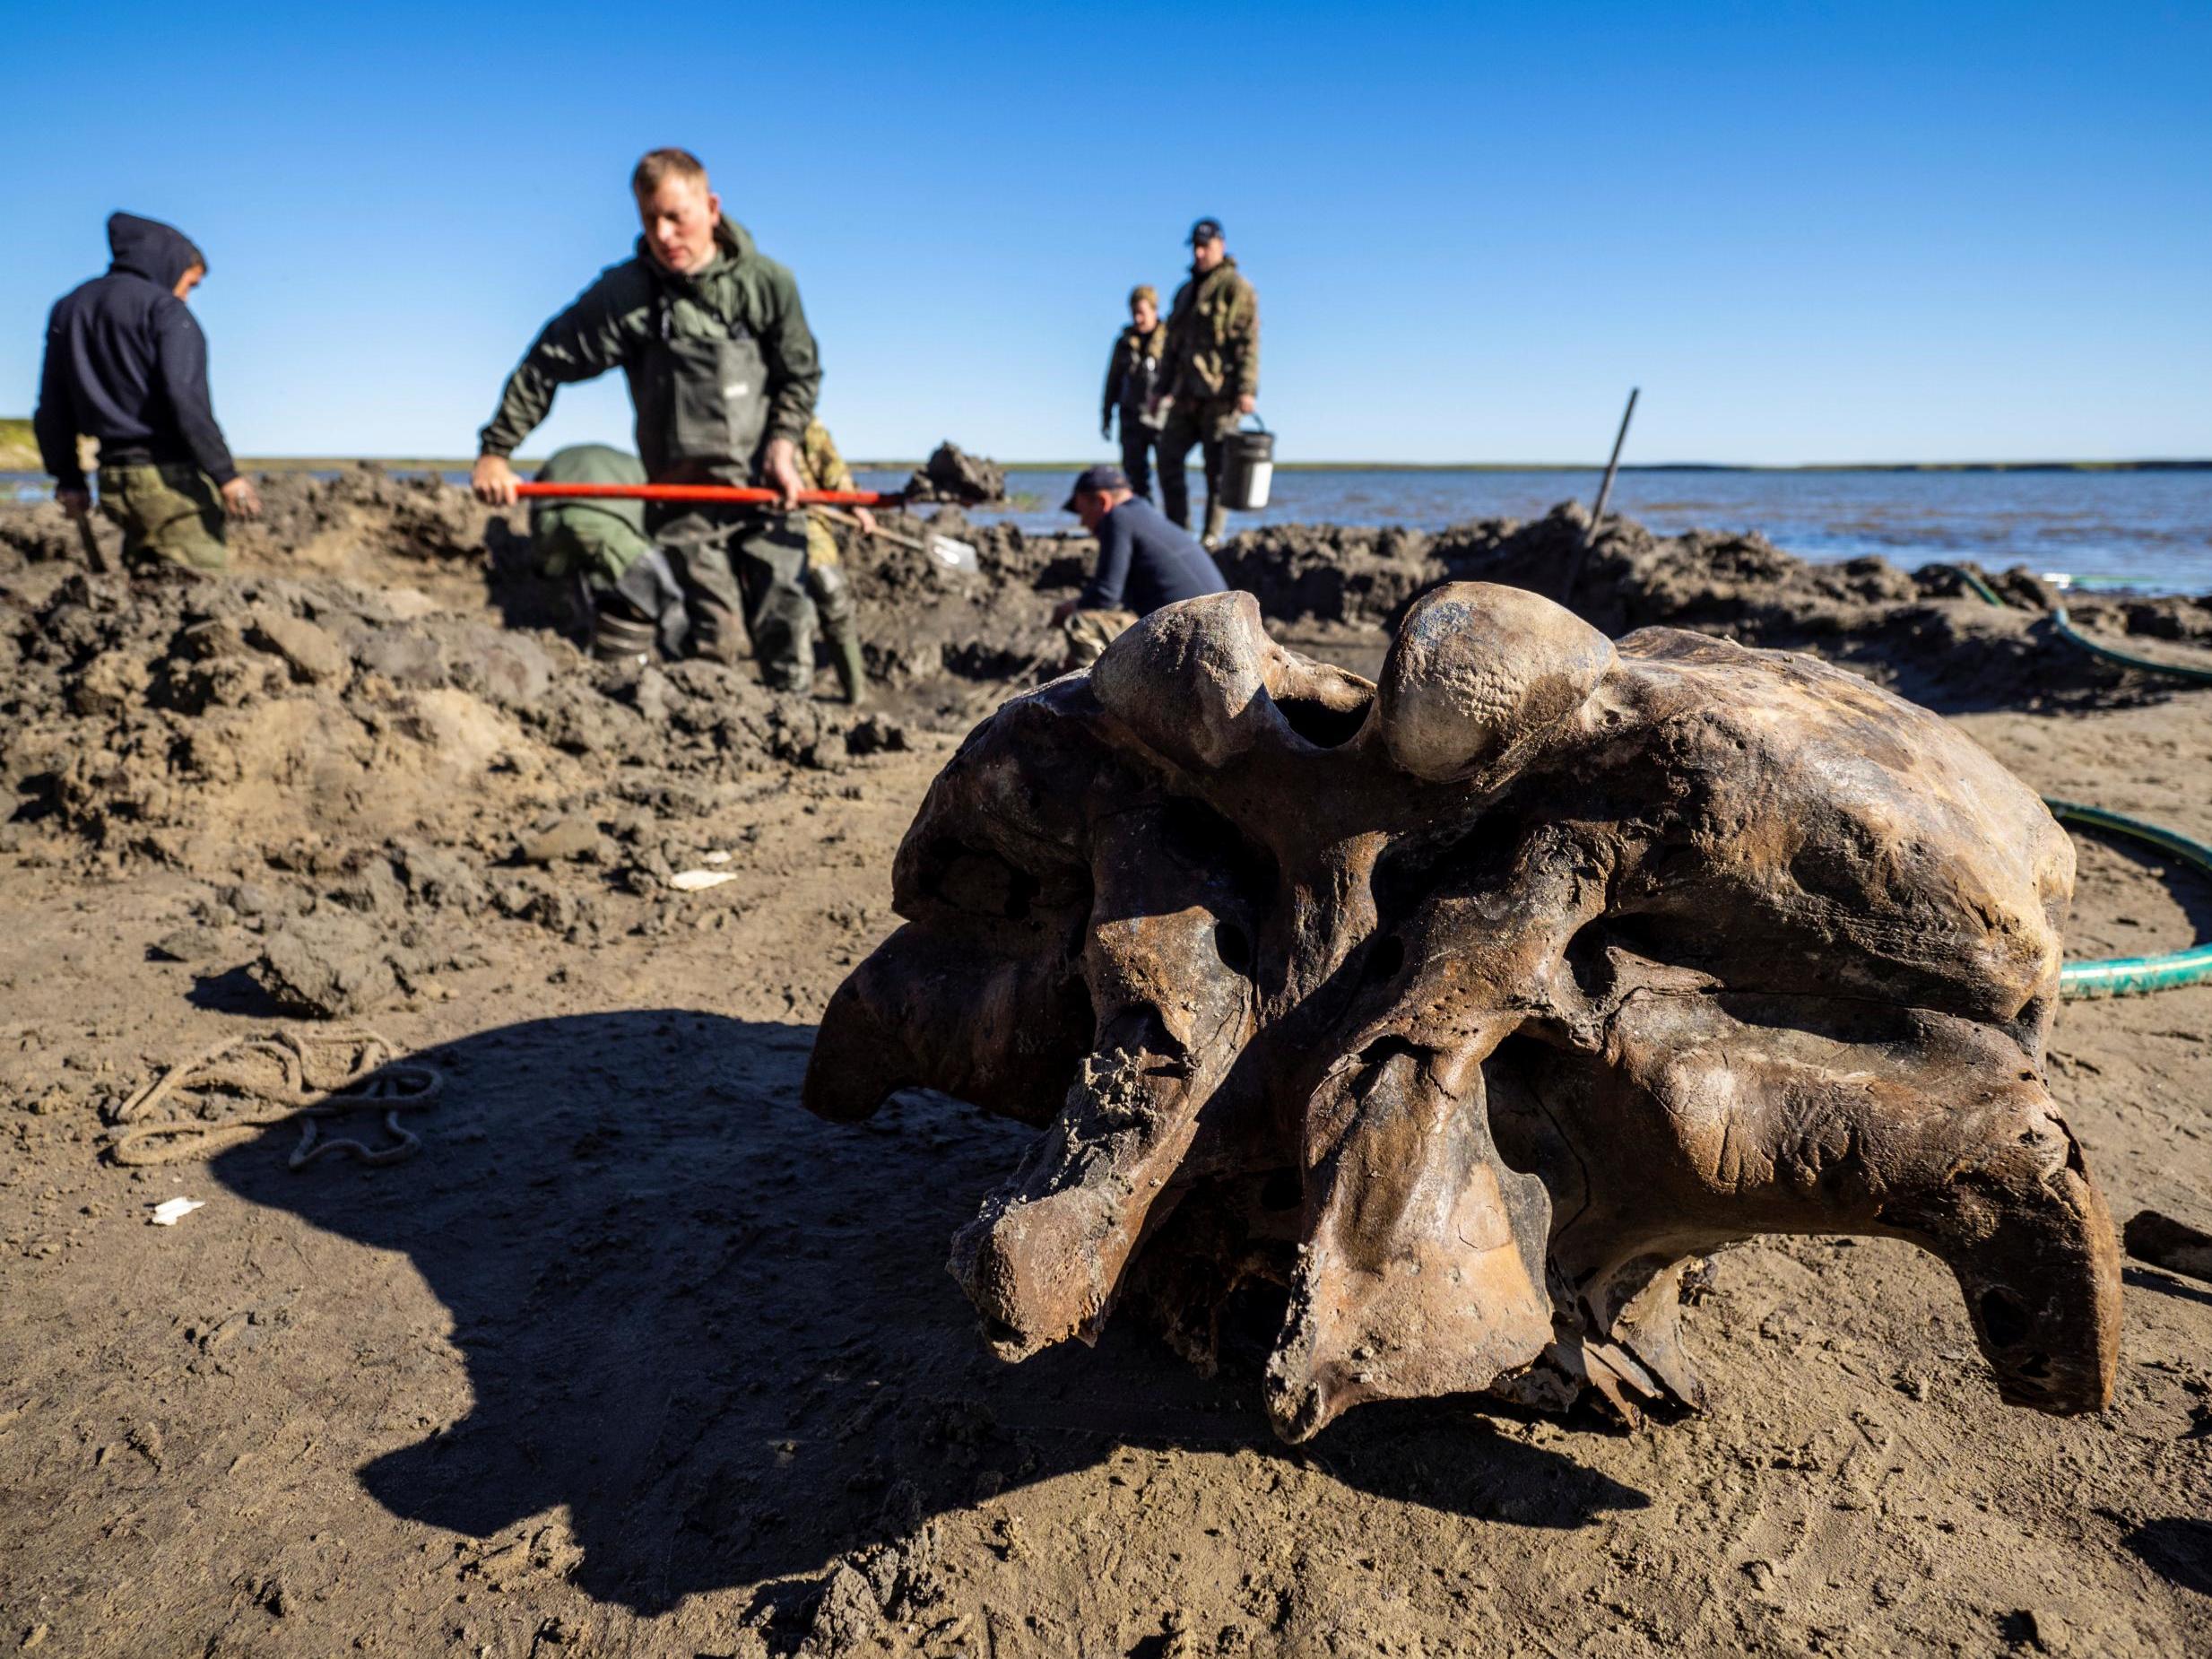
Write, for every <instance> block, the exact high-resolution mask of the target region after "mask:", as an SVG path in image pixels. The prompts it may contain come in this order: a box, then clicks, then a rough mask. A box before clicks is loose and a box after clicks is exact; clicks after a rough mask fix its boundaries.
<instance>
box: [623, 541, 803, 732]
mask: <svg viewBox="0 0 2212 1659" xmlns="http://www.w3.org/2000/svg"><path fill="white" fill-rule="evenodd" d="M651 527H652V530H653V539H654V540H655V542H656V543H659V545H660V547H661V549H662V550H663V551H664V552H666V553H667V555H668V559H669V562H670V563H671V564H672V565H673V566H674V567H675V573H676V578H677V580H678V581H680V582H681V584H682V586H683V590H684V608H685V609H686V610H687V611H688V612H690V621H691V634H690V648H691V650H692V652H693V653H694V654H695V655H697V656H707V657H712V658H714V659H715V660H716V661H717V662H724V663H734V662H736V661H737V660H738V659H739V657H740V656H742V655H743V654H744V648H745V640H746V638H747V636H748V635H750V638H751V640H752V654H753V659H754V660H755V661H756V662H758V663H759V664H760V678H761V679H762V680H763V681H765V682H767V683H768V685H770V686H772V687H774V688H775V689H776V691H805V690H806V689H807V687H808V686H809V685H810V684H811V683H812V682H813V678H814V602H813V601H812V600H811V599H810V598H809V597H808V596H807V591H806V519H805V517H804V516H803V515H802V514H799V513H785V512H779V511H776V510H773V509H770V510H767V511H763V510H762V509H761V508H755V507H734V508H732V507H718V506H692V505H690V504H688V503H687V504H685V505H684V506H682V507H681V508H678V509H677V510H676V511H675V512H673V513H672V514H670V515H668V516H666V517H655V519H654V520H653V521H652V524H651Z"/></svg>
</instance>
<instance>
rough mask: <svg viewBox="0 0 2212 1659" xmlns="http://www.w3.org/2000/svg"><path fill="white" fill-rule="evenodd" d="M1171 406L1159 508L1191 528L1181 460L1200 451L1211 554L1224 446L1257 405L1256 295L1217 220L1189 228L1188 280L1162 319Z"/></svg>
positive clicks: (1219, 513)
mask: <svg viewBox="0 0 2212 1659" xmlns="http://www.w3.org/2000/svg"><path fill="white" fill-rule="evenodd" d="M1161 374H1162V378H1164V380H1165V381H1166V384H1167V393H1168V395H1169V397H1170V398H1171V399H1172V400H1173V401H1172V403H1171V404H1169V406H1168V410H1167V425H1166V426H1165V427H1164V428H1162V429H1161V431H1160V435H1159V490H1160V504H1161V506H1162V507H1163V508H1165V509H1166V511H1167V517H1169V518H1171V519H1173V520H1174V521H1175V523H1176V524H1178V525H1182V526H1183V527H1184V529H1186V530H1187V529H1189V528H1190V526H1191V487H1190V482H1189V480H1188V478H1187V477H1186V476H1185V475H1184V457H1185V456H1188V455H1189V454H1190V453H1191V447H1192V446H1193V444H1195V445H1197V446H1199V448H1200V452H1201V455H1202V456H1203V457H1204V460H1205V467H1206V530H1205V534H1204V535H1203V536H1202V537H1201V541H1202V542H1203V543H1204V544H1205V545H1206V546H1207V547H1208V548H1212V547H1214V546H1216V545H1218V544H1219V542H1220V540H1221V532H1222V530H1223V529H1224V528H1225V527H1226V525H1227V522H1228V509H1227V506H1226V505H1225V504H1224V503H1223V502H1222V499H1221V460H1222V456H1223V453H1224V449H1223V442H1224V440H1225V439H1227V437H1228V435H1229V434H1230V433H1231V432H1233V431H1235V430H1236V422H1237V420H1238V419H1239V417H1241V416H1244V415H1248V414H1250V413H1252V412H1253V410H1254V409H1255V408H1257V407H1258V406H1259V402H1260V297H1259V295H1257V294H1256V293H1254V292H1253V289H1252V284H1251V283H1250V282H1246V281H1245V278H1244V275H1243V274H1242V273H1240V272H1239V271H1238V270H1237V268H1236V260H1234V259H1232V258H1230V257H1229V253H1228V247H1227V243H1226V242H1225V241H1224V240H1223V239H1222V235H1221V222H1220V221H1219V220H1217V219H1201V220H1200V221H1198V222H1197V223H1196V224H1194V225H1193V226H1192V227H1191V277H1190V281H1188V282H1184V284H1183V286H1182V287H1180V288H1178V289H1177V290H1175V307H1174V308H1173V309H1172V310H1171V311H1169V312H1168V314H1167V361H1166V362H1165V364H1164V365H1163V366H1162V369H1161Z"/></svg>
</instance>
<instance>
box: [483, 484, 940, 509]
mask: <svg viewBox="0 0 2212 1659" xmlns="http://www.w3.org/2000/svg"><path fill="white" fill-rule="evenodd" d="M515 493H516V495H518V496H523V497H525V498H528V497H532V496H536V497H540V498H548V497H550V498H554V499H560V498H568V499H586V498H589V497H592V496H598V497H601V498H610V497H611V498H612V499H616V500H622V501H741V502H746V503H766V502H769V501H780V500H782V499H784V498H783V496H782V494H781V493H780V492H779V491H774V490H759V489H753V488H750V487H749V486H745V485H741V484H516V486H515ZM905 501H906V497H905V496H903V495H898V494H895V493H893V492H892V491H888V490H802V491H799V505H800V506H802V507H898V506H900V505H902V504H903V503H904V502H905Z"/></svg>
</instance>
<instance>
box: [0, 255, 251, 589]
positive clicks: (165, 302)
mask: <svg viewBox="0 0 2212 1659" xmlns="http://www.w3.org/2000/svg"><path fill="white" fill-rule="evenodd" d="M108 249H109V251H110V252H111V253H112V254H113V255H114V256H115V257H114V261H113V263H112V264H110V265H108V274H107V275H105V276H96V277H94V278H93V279H92V280H91V282H87V283H85V284H84V285H83V286H82V287H81V288H78V289H75V290H74V291H71V292H69V293H67V294H65V295H64V296H63V297H62V298H61V299H60V300H58V301H56V304H55V307H54V309H53V312H52V314H51V315H50V316H49V317H48V319H47V325H46V367H45V369H44V371H43V373H42V374H41V375H40V377H39V411H38V414H37V416H36V418H35V419H34V421H32V425H33V427H34V429H35V430H36V431H37V434H38V439H39V456H40V457H41V458H42V459H43V460H44V461H45V463H46V470H47V471H48V472H49V473H52V474H53V475H54V480H55V486H54V499H56V501H59V502H60V503H61V504H62V506H63V508H65V509H66V510H67V511H68V512H69V513H70V515H71V516H72V517H78V518H82V517H84V516H85V514H87V513H88V512H90V511H91V506H92V498H91V491H90V489H89V487H88V485H87V482H86V479H85V476H84V469H83V468H82V466H80V465H78V462H77V439H78V437H79V436H80V435H82V436H84V437H88V438H92V439H98V440H99V443H100V507H101V508H102V509H103V510H105V511H106V512H107V514H108V517H111V518H113V519H114V520H115V521H116V522H117V524H119V525H122V526H123V556H124V558H125V560H127V561H130V562H133V563H137V562H141V561H143V560H145V559H146V558H147V557H148V556H149V555H152V556H155V557H159V558H163V559H169V560H175V561H176V562H178V563H179V564H186V565H191V566H194V567H195V568H196V569H204V570H220V569H222V567H223V564H224V562H225V560H226V558H227V554H226V553H225V552H224V548H223V520H224V518H225V517H226V516H228V517H239V518H252V517H256V516H257V515H258V514H259V513H260V511H261V499H260V498H259V497H258V496H257V495H256V494H255V492H254V486H253V483H252V482H251V481H250V480H248V479H246V478H243V477H241V476H239V470H238V468H237V466H236V465H233V464H232V462H231V460H230V447H229V446H228V445H226V444H225V443H224V442H223V440H222V429H221V427H219V426H217V425H216V424H215V411H214V408H213V405H212V404H210V403H209V401H208V395H207V339H206V336H205V335H204V334H201V333H200V326H199V324H198V323H197V322H195V321H194V320H193V317H192V313H191V312H190V311H189V310H188V309H187V308H186V306H185V297H186V296H187V294H189V293H190V292H191V291H193V289H194V288H195V287H196V286H197V285H198V283H199V282H200V279H201V278H202V277H204V276H205V275H206V274H207V260H206V258H205V257H204V256H203V255H202V254H201V252H200V250H199V249H198V248H195V247H194V246H193V245H192V244H191V242H189V241H188V240H187V239H186V238H185V236H184V233H183V232H182V231H180V230H176V229H174V228H173V227H171V226H169V225H165V224H162V223H160V222H159V221H156V220H152V219H141V218H139V217H138V216H137V215H136V214H135V213H116V214H113V215H111V216H110V217H109V218H108Z"/></svg>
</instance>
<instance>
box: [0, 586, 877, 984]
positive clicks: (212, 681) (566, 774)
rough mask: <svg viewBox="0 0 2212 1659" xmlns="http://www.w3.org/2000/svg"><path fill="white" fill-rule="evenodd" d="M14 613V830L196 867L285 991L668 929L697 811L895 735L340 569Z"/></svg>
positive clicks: (411, 976)
mask: <svg viewBox="0 0 2212 1659" xmlns="http://www.w3.org/2000/svg"><path fill="white" fill-rule="evenodd" d="M0 594H4V597H5V598H6V599H7V600H8V601H10V603H9V604H7V605H6V608H5V609H4V610H0V848H4V849H5V850H9V851H12V852H14V853H16V854H18V855H20V856H23V857H25V858H26V859H27V860H30V861H32V862H38V861H48V862H60V863H73V864H85V865H87V866H89V867H90V868H91V869H94V870H98V869H102V868H105V869H108V870H111V871H112V870H122V869H126V868H129V867H133V866H137V865H142V864H157V865H164V866H168V867H170V868H172V869H174V870H177V871H178V872H182V873H187V874H190V875H194V876H197V877H200V878H203V879H204V881H205V882H208V883H209V893H208V896H207V897H206V898H205V899H203V900H202V901H201V903H200V905H199V907H198V910H197V917H198V921H199V923H200V924H201V926H199V927H196V928H191V929H186V930H182V931H180V932H179V933H178V934H176V935H175V936H173V938H172V939H171V940H170V941H169V942H167V943H166V944H165V947H164V948H165V949H166V950H167V951H168V953H169V954H170V955H172V956H174V957H177V958H178V959H179V960H195V958H198V957H202V956H207V955H211V954H220V949H221V947H219V946H218V945H215V944H211V943H210V941H211V939H213V940H216V941H221V940H224V939H229V940H230V941H231V942H233V943H234V944H235V943H236V942H237V932H238V930H243V932H244V933H246V934H253V935H257V936H258V938H259V945H258V949H259V952H260V953H259V955H258V957H257V959H256V960H255V961H254V962H253V964H252V973H253V977H255V978H256V980H257V981H258V982H259V983H260V984H261V986H262V987H263V988H264V989H265V991H266V992H267V994H268V995H270V996H271V997H272V998H273V1000H274V1001H275V1002H276V1003H278V1004H279V1005H280V1006H282V1007H284V1008H287V1009H290V1010H292V1011H294V1012H316V1013H322V1014H326V1015H338V1014H350V1013H356V1012H364V1011H366V1010H368V1009H369V1008H373V1007H375V1006H376V1005H377V1003H380V1002H382V1001H385V1000H387V999H388V998H390V997H391V996H392V995H395V994H397V993H399V992H402V991H412V990H415V989H419V988H420V986H421V984H422V983H423V982H424V980H425V979H426V978H427V977H430V976H434V975H436V974H437V973H438V972H441V971H444V970H446V969H447V968H458V967H465V966H469V965H471V964H472V963H473V962H474V961H476V960H480V958H481V951H480V949H479V948H478V945H477V944H476V942H474V941H473V938H472V937H471V934H470V933H469V927H470V926H471V925H473V923H474V921H475V920H476V918H478V917H480V916H509V917H513V918H516V919H517V920H519V921H522V922H525V923H531V924H534V925H538V926H541V927H544V928H546V929H549V930H551V932H553V933H556V934H560V935H561V936H563V937H566V938H570V939H576V938H579V937H582V938H590V937H595V936H597V935H599V934H603V933H604V932H606V931H607V930H609V929H610V928H613V929H616V930H618V931H638V930H640V929H643V930H646V931H652V930H653V929H654V928H655V926H657V925H664V924H665V923H666V922H667V921H668V919H669V916H670V913H671V910H672V903H673V899H674V896H675V890H674V887H673V885H672V882H671V878H672V876H674V875H675V874H676V873H678V872H680V871H683V870H687V869H693V868H700V867H705V866H707V865H711V864H713V863H715V862H716V854H717V853H719V856H721V857H722V858H723V859H724V860H726V859H727V857H728V856H729V853H728V850H727V849H726V848H724V849H716V848H714V847H710V846H709V845H708V842H709V840H710V836H709V834H708V832H707V829H705V828H704V821H707V820H708V819H709V818H710V817H713V816H714V815H716V814H717V813H719V812H722V811H723V810H724V809H725V808H728V807H730V806H731V805H732V804H733V803H737V802H740V801H742V800H745V799H749V798H751V797H753V796H756V795H758V794H759V792H761V791H762V790H764V789H765V790H776V789H779V788H781V787H784V786H786V785H787V781H788V780H789V779H791V778H793V777H798V776H801V775H804V774H808V773H814V772H820V771H823V770H838V769H844V768H846V767H847V766H848V765H849V764H850V763H851V762H852V760H854V758H855V757H858V756H864V755H867V754H870V753H872V752H874V751H878V750H882V749H887V748H898V747H903V746H904V745H905V743H906V734H905V732H904V731H903V729H901V728H900V727H899V726H898V725H896V724H895V723H893V722H891V721H889V720H887V719H885V718H883V717H880V716H875V715H870V714H866V713H860V714H855V713H854V712H853V711H850V710H847V709H846V708H843V707H842V706H833V705H829V704H825V703H820V702H815V701H812V700H811V699H803V698H796V697H787V696H778V695H776V694H774V693H771V692H769V691H766V690H765V689H763V688H762V687H761V686H760V685H759V683H758V682H756V681H755V680H754V678H753V677H752V674H751V673H750V669H749V668H748V669H738V668H729V667H724V666H722V665H719V664H708V663H682V664H674V665H672V666H669V667H667V668H665V669H663V668H647V669H646V670H644V671H643V672H624V671H621V670H618V669H615V668H612V667H610V666H607V665H604V664H595V663H593V662H591V661H590V660H589V659H588V658H586V656H583V655H582V654H581V653H579V652H578V651H577V650H576V649H575V648H574V647H572V646H570V645H569V644H568V643H567V642H566V641H564V640H562V639H560V638H555V637H551V636H548V635H544V634H535V633H528V632H518V631H516V630H510V629H506V628H502V627H499V626H498V625H497V624H496V623H495V622H492V621H487V620H483V619H481V618H479V617H475V616H469V615H464V614H455V613H453V612H443V611H437V610H426V608H425V605H426V602H424V601H423V599H422V597H421V595H420V594H419V593H414V592H412V590H397V591H395V592H394V593H391V594H388V595H387V594H379V593H377V592H376V591H374V590H370V589H367V588H363V587H360V586H354V585H352V584H350V583H343V582H338V581H334V580H332V579H329V578H307V579H292V578H277V577H267V576H257V575H256V576H241V577H236V578H225V579H221V580H216V581H200V580H190V579H185V578H156V579H152V580H147V579H141V580H137V581H132V580H129V579H127V578H122V577H88V576H85V575H82V574H76V575H73V576H70V577H68V578H66V579H65V580H63V581H61V582H60V583H58V584H57V585H56V586H53V588H52V589H51V591H50V592H49V593H48V595H47V596H46V597H45V599H44V600H43V602H41V603H36V604H32V603H28V602H25V601H23V600H22V599H21V597H20V596H19V595H15V594H13V593H4V590H0Z"/></svg>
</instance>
